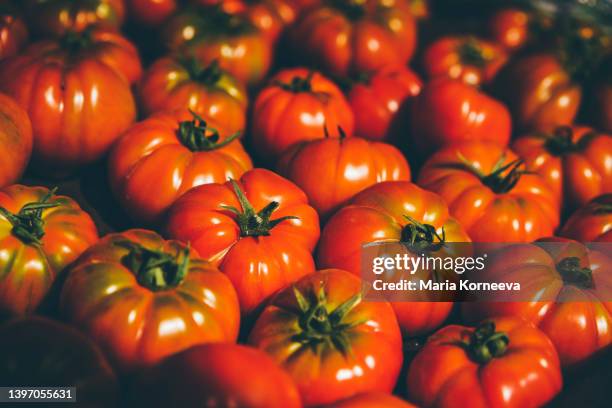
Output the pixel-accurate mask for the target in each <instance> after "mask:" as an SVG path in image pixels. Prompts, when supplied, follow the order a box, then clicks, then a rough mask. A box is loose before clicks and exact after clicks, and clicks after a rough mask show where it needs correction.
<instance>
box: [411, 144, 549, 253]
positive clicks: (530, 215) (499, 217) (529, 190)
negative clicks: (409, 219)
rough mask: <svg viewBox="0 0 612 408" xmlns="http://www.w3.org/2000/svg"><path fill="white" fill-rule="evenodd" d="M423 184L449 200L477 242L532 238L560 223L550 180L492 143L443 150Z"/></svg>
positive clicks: (422, 178)
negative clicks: (529, 169) (532, 171)
mask: <svg viewBox="0 0 612 408" xmlns="http://www.w3.org/2000/svg"><path fill="white" fill-rule="evenodd" d="M419 185H421V186H423V188H426V189H428V190H431V191H433V192H436V193H438V194H440V196H442V198H444V200H446V202H447V203H448V207H449V210H450V213H451V215H452V216H453V217H455V218H457V220H459V222H461V224H462V225H463V226H464V227H465V228H466V230H467V232H468V234H469V235H470V237H471V238H472V240H474V242H531V241H533V240H535V239H538V238H541V237H545V236H549V235H552V234H553V233H554V231H555V228H556V227H557V225H559V218H560V215H559V202H558V200H557V197H556V196H555V193H554V192H553V191H552V190H551V189H550V187H549V186H548V185H547V183H546V181H545V180H544V179H543V178H542V177H540V176H539V175H537V174H530V173H529V172H526V170H525V169H524V168H523V162H522V161H521V160H520V159H518V158H517V156H516V154H515V153H514V152H512V151H511V150H509V149H506V148H503V147H500V146H498V145H496V144H493V143H490V142H467V143H462V144H458V145H455V146H451V147H448V148H445V149H442V150H440V151H439V152H437V153H436V154H434V155H433V156H431V157H430V158H429V160H428V161H427V162H426V163H425V165H424V166H423V168H422V169H421V173H420V174H419Z"/></svg>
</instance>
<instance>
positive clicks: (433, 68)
mask: <svg viewBox="0 0 612 408" xmlns="http://www.w3.org/2000/svg"><path fill="white" fill-rule="evenodd" d="M507 60H508V55H507V54H506V52H505V51H504V50H503V49H502V48H501V47H500V46H499V45H497V44H495V43H493V42H490V41H487V40H483V39H480V38H476V37H461V36H455V37H442V38H440V39H438V40H436V41H434V42H433V43H431V44H430V45H429V46H428V47H427V48H426V50H425V53H424V54H423V69H424V70H425V73H426V74H427V76H428V77H429V78H430V79H431V78H438V77H449V78H452V79H459V80H461V81H463V82H465V83H466V84H469V85H481V84H486V83H488V82H490V81H491V80H493V78H495V75H496V74H497V72H498V71H499V70H500V68H501V67H502V66H503V65H504V64H505V63H506V61H507Z"/></svg>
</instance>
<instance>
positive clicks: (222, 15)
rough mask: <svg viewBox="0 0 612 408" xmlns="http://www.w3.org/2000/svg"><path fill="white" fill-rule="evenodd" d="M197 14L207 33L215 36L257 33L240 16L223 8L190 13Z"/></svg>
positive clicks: (203, 8)
mask: <svg viewBox="0 0 612 408" xmlns="http://www.w3.org/2000/svg"><path fill="white" fill-rule="evenodd" d="M189 13H192V14H197V15H198V17H199V19H200V20H201V23H202V25H203V26H205V27H206V30H205V31H206V32H209V33H211V34H213V35H219V34H226V35H229V36H238V35H243V34H248V33H251V32H254V31H256V29H255V27H254V26H253V25H252V24H251V23H250V22H249V21H248V20H247V19H245V18H243V17H242V16H240V15H239V14H231V13H227V12H225V11H224V10H223V8H222V6H220V5H218V6H214V7H198V8H197V11H195V12H193V11H191V12H189Z"/></svg>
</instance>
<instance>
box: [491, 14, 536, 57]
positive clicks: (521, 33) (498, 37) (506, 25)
mask: <svg viewBox="0 0 612 408" xmlns="http://www.w3.org/2000/svg"><path fill="white" fill-rule="evenodd" d="M489 32H490V34H491V37H492V39H493V40H494V41H495V42H497V43H498V44H501V45H502V46H504V47H506V48H507V49H508V50H510V51H513V50H516V49H518V48H520V47H522V46H523V45H525V43H526V42H527V40H528V39H529V14H527V12H525V11H523V10H521V9H516V8H502V9H500V10H498V11H497V12H495V13H494V14H493V16H492V17H491V18H490V19H489Z"/></svg>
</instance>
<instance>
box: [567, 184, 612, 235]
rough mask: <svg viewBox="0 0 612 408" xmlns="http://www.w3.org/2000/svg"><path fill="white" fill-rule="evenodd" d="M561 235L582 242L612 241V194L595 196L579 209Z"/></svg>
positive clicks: (568, 221)
mask: <svg viewBox="0 0 612 408" xmlns="http://www.w3.org/2000/svg"><path fill="white" fill-rule="evenodd" d="M560 235H561V236H564V237H568V238H571V239H575V240H576V241H580V242H612V194H604V195H601V196H599V197H595V198H594V199H592V200H591V201H590V202H589V203H588V204H587V205H585V206H584V207H582V208H580V209H578V210H577V211H576V212H575V213H574V214H572V216H571V217H570V218H569V219H568V220H567V222H566V223H565V225H564V226H563V228H562V229H561V234H560Z"/></svg>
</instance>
